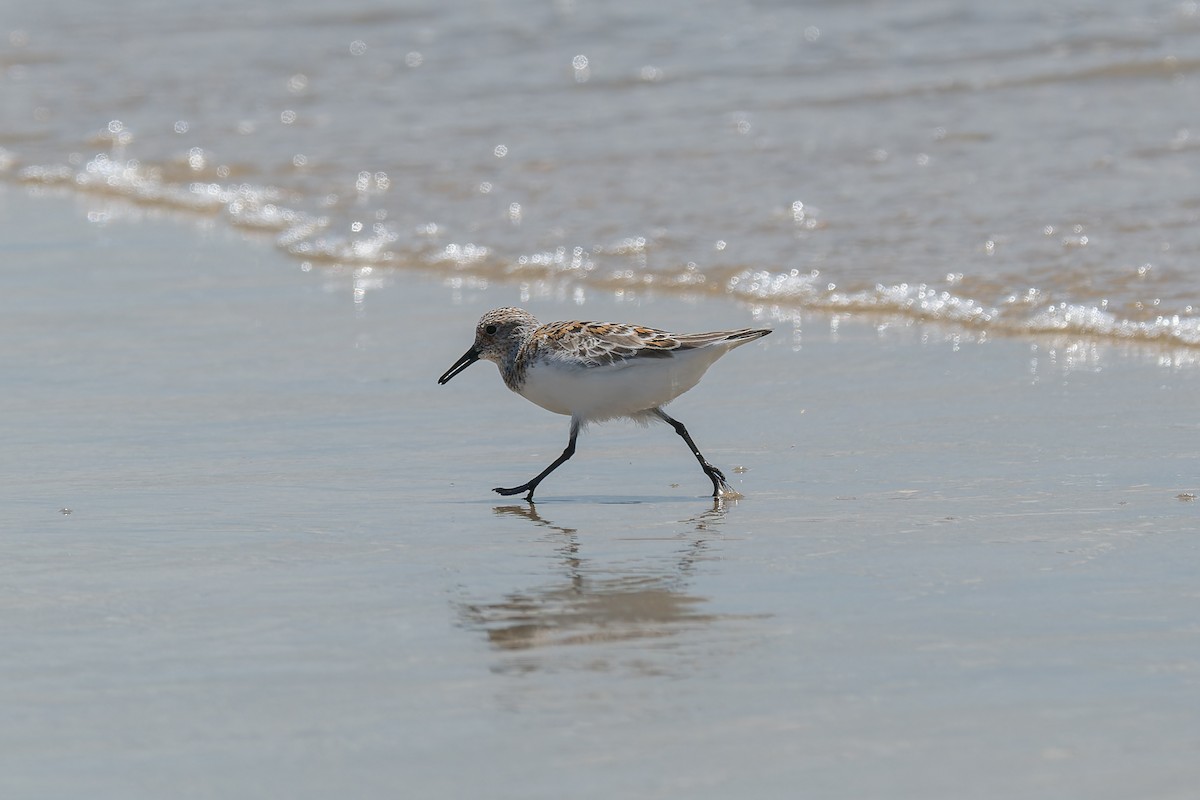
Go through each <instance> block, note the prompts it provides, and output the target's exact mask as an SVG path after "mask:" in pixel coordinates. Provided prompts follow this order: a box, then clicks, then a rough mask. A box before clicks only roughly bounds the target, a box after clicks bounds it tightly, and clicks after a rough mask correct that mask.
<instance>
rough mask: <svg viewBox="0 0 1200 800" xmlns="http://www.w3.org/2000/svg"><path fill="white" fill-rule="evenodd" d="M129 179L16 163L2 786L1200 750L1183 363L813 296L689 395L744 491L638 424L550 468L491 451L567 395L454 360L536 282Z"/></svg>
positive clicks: (547, 446) (865, 771) (5, 297)
mask: <svg viewBox="0 0 1200 800" xmlns="http://www.w3.org/2000/svg"><path fill="white" fill-rule="evenodd" d="M103 207H104V203H103V202H97V201H96V200H95V199H88V200H86V201H84V202H79V201H78V200H76V201H71V200H70V199H69V198H67V199H63V198H58V199H54V198H46V199H38V198H32V197H30V196H28V195H27V194H26V193H25V192H24V191H23V190H18V189H13V188H11V187H10V188H9V189H7V190H5V191H0V211H3V213H2V214H0V219H3V220H5V221H6V225H7V227H6V234H5V236H4V237H3V239H2V241H3V242H4V243H5V244H4V249H5V259H6V263H8V264H9V265H10V267H9V268H8V269H6V270H4V271H3V273H0V339H2V340H3V341H6V342H10V343H16V342H20V343H21V346H19V347H16V346H11V347H10V348H9V349H8V350H7V351H6V367H5V370H4V372H3V378H2V380H3V382H4V392H3V393H0V435H2V437H3V441H4V442H5V454H6V456H7V457H6V458H5V459H4V460H3V462H0V486H3V487H4V489H3V492H4V494H5V501H4V503H2V504H0V531H3V547H4V551H5V558H4V559H2V560H0V587H3V588H2V589H0V604H2V605H3V608H4V609H5V611H4V614H3V615H0V640H2V641H4V642H5V643H6V644H7V646H6V647H4V648H0V723H3V724H0V787H3V790H4V793H5V794H6V796H13V797H64V796H79V795H81V794H86V795H88V796H89V797H97V798H106V797H123V798H124V797H131V796H132V797H159V796H163V795H165V794H166V795H171V796H177V797H230V796H249V795H251V794H253V795H255V796H262V795H264V794H265V795H273V794H278V795H280V796H288V797H328V796H330V795H331V794H334V793H343V794H344V793H346V792H350V793H352V794H360V795H364V794H366V795H377V794H385V793H387V794H392V793H395V791H396V789H397V787H402V788H403V789H404V791H405V792H406V793H412V794H416V795H420V796H426V797H440V796H447V797H448V796H492V797H501V798H509V797H511V798H528V797H561V796H564V795H568V796H573V797H597V798H599V797H613V796H627V797H712V798H724V797H729V796H732V795H743V796H745V795H752V796H758V797H791V796H794V794H795V791H796V787H797V786H803V787H806V788H807V789H809V790H810V791H811V792H813V793H816V794H820V795H822V796H830V797H897V796H900V797H922V798H928V797H947V798H948V797H961V796H962V794H963V792H964V791H966V789H965V788H964V787H968V788H969V789H970V793H971V794H973V795H974V796H978V797H996V798H1001V797H1013V796H1021V797H1047V798H1049V797H1063V796H1071V795H1077V794H1085V795H1087V796H1089V797H1096V798H1119V797H1129V796H1139V797H1163V798H1168V797H1171V798H1173V797H1187V796H1188V795H1189V794H1190V793H1191V792H1192V790H1193V788H1194V786H1195V785H1196V781H1197V780H1198V779H1200V775H1198V774H1197V768H1196V765H1195V759H1194V758H1193V757H1192V755H1193V754H1194V752H1195V750H1196V747H1197V744H1198V743H1200V726H1198V722H1197V716H1196V714H1195V711H1194V709H1195V708H1196V707H1197V700H1200V698H1197V686H1196V682H1195V680H1194V675H1195V674H1196V670H1197V666H1198V665H1200V647H1198V645H1197V640H1196V637H1195V629H1196V620H1197V619H1200V608H1198V607H1197V597H1196V592H1195V589H1194V583H1195V581H1194V569H1193V568H1192V564H1193V563H1194V561H1195V557H1196V555H1197V553H1196V547H1197V539H1196V535H1195V531H1196V525H1197V516H1196V512H1197V506H1196V504H1195V501H1194V500H1189V499H1187V498H1188V496H1189V493H1191V494H1193V495H1194V493H1195V492H1196V491H1197V489H1200V487H1197V485H1196V475H1197V470H1196V464H1197V457H1196V455H1195V453H1196V449H1195V448H1194V447H1190V446H1187V447H1181V446H1180V442H1184V441H1189V440H1191V439H1194V437H1195V436H1196V434H1197V430H1198V427H1197V421H1196V417H1195V408H1196V406H1195V397H1196V392H1197V389H1198V387H1197V385H1196V382H1197V380H1200V373H1198V372H1197V371H1195V370H1193V369H1169V368H1164V366H1162V365H1159V364H1158V363H1156V362H1154V361H1153V360H1152V359H1143V358H1141V357H1140V356H1139V355H1138V354H1137V353H1136V352H1134V353H1133V354H1132V357H1127V356H1122V355H1121V354H1120V352H1119V351H1118V346H1117V345H1098V346H1097V352H1096V353H1095V354H1094V355H1093V357H1086V356H1085V355H1080V354H1071V353H1070V352H1069V351H1068V350H1067V349H1062V350H1059V349H1056V347H1055V346H1054V345H1053V343H1050V342H1045V341H1039V342H1036V343H1029V342H1021V341H1017V340H1011V339H1010V340H999V341H991V342H986V343H979V342H971V341H965V342H964V341H959V340H956V339H955V338H954V337H952V336H946V335H945V331H943V330H941V329H939V328H937V327H933V328H929V327H923V326H908V327H905V328H903V329H898V330H883V331H879V330H876V329H875V328H873V327H872V326H869V325H863V324H860V323H854V322H853V321H846V320H840V321H839V320H837V318H834V317H829V316H827V315H822V314H819V313H810V312H805V313H804V314H803V319H802V322H803V324H802V325H801V326H800V327H799V328H797V329H795V330H794V331H791V332H790V333H791V334H792V335H791V336H789V335H787V334H788V333H789V331H788V330H787V329H786V328H784V329H783V330H780V331H779V332H778V333H777V335H775V336H770V337H767V338H765V339H763V340H761V341H760V342H754V343H752V344H750V345H747V346H746V347H742V348H739V349H738V350H737V351H736V353H733V354H731V355H730V357H729V358H726V359H723V360H722V361H721V362H719V363H718V364H716V365H715V366H714V367H713V369H712V370H711V371H710V373H709V375H708V376H707V377H706V379H705V381H704V382H703V383H702V384H701V386H699V387H698V388H697V389H695V390H693V391H692V392H690V393H689V394H688V395H687V396H685V397H684V398H681V399H680V400H679V401H678V402H677V403H676V404H674V405H673V406H672V413H673V414H675V415H676V416H678V417H679V418H680V419H683V420H685V421H686V422H687V423H688V425H689V427H690V429H691V431H692V433H693V435H694V436H695V437H696V439H697V441H698V442H699V443H700V445H701V447H702V448H703V449H704V451H705V452H706V454H707V455H708V456H709V457H710V458H711V459H712V460H713V461H715V462H716V463H717V464H719V465H721V466H723V467H724V468H725V469H726V471H727V472H728V473H729V474H730V476H731V478H732V479H733V482H734V485H735V486H736V487H737V488H738V489H739V490H741V491H742V492H743V493H744V494H745V495H746V499H745V500H743V501H741V502H739V503H727V504H724V505H721V506H714V504H713V501H712V499H711V498H708V497H705V496H704V493H705V492H706V491H707V480H706V479H705V477H704V475H703V474H702V473H701V472H700V470H699V469H698V468H697V466H696V464H695V461H694V459H693V458H692V456H691V455H690V453H688V452H687V450H686V448H684V447H683V446H682V445H681V444H680V443H679V441H678V438H677V437H676V436H675V435H674V434H673V433H671V432H670V431H669V430H668V429H666V428H665V427H663V426H656V427H651V428H648V429H641V428H637V427H635V426H622V425H620V424H612V425H599V426H595V427H594V428H593V429H590V430H588V431H587V432H586V433H585V434H584V436H583V437H582V438H581V440H580V449H579V453H578V454H577V455H576V457H575V458H574V459H572V461H571V462H570V463H569V464H567V465H565V466H564V467H563V468H562V469H560V470H559V471H558V472H556V473H555V474H554V475H553V476H551V478H549V479H547V481H546V483H545V484H543V486H542V488H541V489H540V490H539V495H540V497H541V502H539V503H538V504H537V505H536V507H530V506H528V505H526V504H523V503H513V502H512V501H511V499H505V498H497V497H495V496H493V495H492V494H491V493H490V491H489V488H490V487H491V486H494V485H496V484H497V483H504V482H506V481H512V480H523V479H524V478H526V477H528V476H529V475H530V474H532V473H533V472H534V471H535V470H537V469H540V468H541V467H542V466H543V465H544V464H545V463H546V462H547V461H548V460H549V459H550V458H552V457H553V456H554V455H556V454H557V452H558V451H559V449H560V448H561V446H562V444H563V442H564V440H565V438H566V422H565V419H564V418H561V417H555V416H553V415H549V414H547V413H545V412H544V411H542V410H541V409H538V408H536V407H534V406H532V405H531V404H529V403H526V402H524V401H523V400H522V399H521V398H519V397H517V396H515V395H512V394H511V393H508V392H506V391H504V390H503V388H502V384H501V383H500V380H499V378H498V376H497V375H496V374H494V371H493V370H492V369H491V368H490V367H489V366H488V365H486V364H484V365H480V366H477V367H475V368H473V369H472V370H468V371H467V372H466V373H464V374H463V375H461V376H459V377H458V378H456V379H455V381H454V383H452V384H450V385H448V386H437V385H436V383H435V380H436V377H437V375H439V374H440V373H441V372H442V371H443V370H444V368H445V366H446V365H447V364H448V363H449V362H450V361H452V360H453V359H454V358H456V357H457V356H458V354H459V353H460V352H461V350H462V348H463V346H464V344H465V342H466V341H467V340H468V339H469V336H470V331H471V325H472V324H473V321H474V318H475V317H476V315H477V314H478V313H479V312H480V311H481V310H483V309H485V308H489V307H491V306H495V305H501V304H504V303H506V302H511V301H512V299H513V296H514V295H515V294H516V293H517V292H518V291H519V290H518V289H517V287H512V286H498V287H492V288H489V289H487V290H478V289H477V290H469V291H461V290H460V291H459V292H458V294H457V299H458V302H459V303H460V305H459V306H454V305H451V299H452V297H454V296H455V290H454V289H452V288H449V287H446V286H444V285H442V283H441V282H440V281H438V280H430V281H413V282H411V283H410V284H409V285H408V287H407V291H405V292H399V291H391V292H386V291H385V292H381V293H379V294H377V295H376V296H375V297H374V298H373V299H372V301H371V302H370V303H365V304H359V305H354V304H353V303H351V302H349V299H348V294H347V292H346V286H345V285H344V283H343V282H342V281H341V280H340V279H339V278H338V277H337V276H336V275H330V274H325V273H323V272H321V271H310V272H303V271H301V270H299V269H297V268H296V267H295V264H294V263H290V262H289V261H288V260H287V259H286V258H285V257H283V256H281V255H280V254H278V253H277V252H275V251H273V250H272V249H271V248H270V247H269V245H268V244H267V243H265V242H262V241H259V242H257V243H255V242H254V241H251V240H247V239H244V238H243V237H242V236H241V235H239V234H237V233H235V232H231V231H229V230H226V229H223V228H221V227H216V228H213V229H210V230H208V231H202V230H197V229H196V227H195V226H194V225H193V224H191V223H190V222H188V221H186V220H178V219H175V220H170V219H159V220H153V219H146V220H141V221H136V220H132V219H117V220H110V221H109V222H107V223H105V224H96V223H89V222H87V216H88V212H89V209H90V210H93V211H94V210H97V209H102V208H103ZM66 232H70V233H69V235H65V234H66ZM181 253H182V254H184V255H181ZM164 273H167V276H168V278H167V279H164V277H163V276H164ZM593 302H594V303H596V304H597V312H598V314H597V315H598V316H605V317H609V316H614V315H616V314H618V313H620V314H622V315H623V316H628V314H636V318H637V319H640V320H648V321H654V322H656V323H659V324H663V325H664V326H666V327H680V326H682V325H683V324H686V322H687V321H688V320H694V319H705V320H710V321H711V320H716V319H723V318H725V314H726V312H727V310H728V309H725V308H724V307H723V306H722V305H721V304H720V303H718V302H712V301H694V302H691V303H680V302H676V301H675V300H673V299H671V298H666V299H655V298H653V297H649V298H643V299H642V300H640V301H638V302H637V303H636V304H634V303H630V302H628V301H626V302H623V303H621V304H619V305H618V304H617V302H616V301H615V300H614V299H612V298H607V299H604V300H601V299H596V300H594V301H593ZM535 308H537V309H538V310H539V311H543V310H544V311H547V312H554V311H562V310H564V307H563V304H552V303H541V304H538V305H537V306H535ZM626 312H628V313H626ZM421 329H424V330H426V331H429V332H430V335H429V336H428V337H425V338H422V339H420V340H419V341H414V339H413V334H414V331H416V330H421ZM31 334H32V335H31ZM1101 363H1108V364H1111V366H1109V367H1104V368H1101V367H1099V366H1098V364H1101ZM948 398H953V400H952V401H950V400H948Z"/></svg>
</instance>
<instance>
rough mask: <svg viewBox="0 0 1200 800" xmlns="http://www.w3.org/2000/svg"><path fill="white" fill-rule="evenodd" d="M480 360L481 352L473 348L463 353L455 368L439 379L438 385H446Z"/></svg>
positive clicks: (455, 363) (451, 368)
mask: <svg viewBox="0 0 1200 800" xmlns="http://www.w3.org/2000/svg"><path fill="white" fill-rule="evenodd" d="M478 360H479V351H478V350H476V349H475V348H474V347H472V348H471V349H470V350H468V351H467V352H465V353H463V357H462V358H460V359H459V360H458V361H455V362H454V366H452V367H450V369H448V370H446V374H445V375H443V376H442V377H440V378H438V385H441V384H444V383H446V382H447V381H449V380H450V379H451V378H453V377H454V376H455V375H457V374H458V373H460V372H462V371H463V370H464V369H466V368H467V367H469V366H471V365H472V364H474V363H475V362H476V361H478Z"/></svg>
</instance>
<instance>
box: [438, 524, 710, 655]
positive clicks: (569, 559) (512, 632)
mask: <svg viewBox="0 0 1200 800" xmlns="http://www.w3.org/2000/svg"><path fill="white" fill-rule="evenodd" d="M727 508H728V504H727V503H724V502H722V501H719V500H718V501H714V504H713V507H712V508H711V509H709V510H707V511H705V512H704V513H702V514H699V515H697V516H696V517H693V518H691V519H686V520H682V521H681V524H682V526H683V528H684V530H683V532H681V533H680V534H678V535H677V536H675V537H672V538H675V539H677V540H678V541H679V542H680V544H681V545H682V546H681V547H680V548H679V549H678V550H676V551H675V552H673V553H670V554H664V555H663V556H662V557H660V558H656V559H654V560H652V561H651V560H644V561H641V562H639V564H640V566H641V568H638V567H634V568H633V569H632V570H625V571H624V572H623V573H619V572H616V570H613V569H603V568H597V567H596V566H595V564H594V559H593V560H592V563H591V564H589V559H588V558H586V557H584V556H583V555H582V554H581V552H580V550H581V543H580V537H579V535H578V531H577V529H575V528H568V527H564V526H561V525H556V524H554V523H553V522H551V521H550V520H548V519H545V518H544V517H542V516H541V514H539V513H538V510H537V507H536V506H532V505H514V506H501V507H498V508H496V509H495V513H496V515H497V516H501V517H520V518H523V519H526V520H528V521H529V522H531V523H533V524H534V525H537V526H539V527H543V528H545V529H546V530H548V531H551V532H552V533H553V535H554V536H555V537H557V538H560V539H561V544H560V545H559V547H558V552H559V554H560V556H561V562H560V563H561V567H562V572H563V577H562V579H561V580H552V581H550V582H549V583H547V584H546V585H544V586H539V587H537V588H534V589H530V590H527V591H516V592H511V593H509V594H506V595H505V596H504V598H503V599H501V600H499V601H497V602H494V603H471V604H463V605H462V606H461V614H462V618H463V620H464V621H465V622H466V623H467V624H468V625H469V626H470V627H473V628H479V629H482V630H484V631H486V633H487V637H488V641H489V643H490V644H491V645H492V646H493V647H496V648H498V649H500V650H504V651H529V650H532V649H534V648H542V647H549V646H562V645H579V644H597V643H618V642H627V641H635V640H647V639H662V638H666V637H672V636H675V635H677V634H679V633H681V632H683V631H685V630H691V629H694V628H696V627H697V626H703V625H708V624H710V623H712V622H714V621H716V620H718V619H729V618H732V616H731V615H724V614H708V613H705V612H704V611H703V610H702V607H703V606H704V604H705V603H706V602H708V598H705V597H701V596H699V595H696V594H694V593H691V592H689V591H688V583H689V580H690V578H691V576H692V574H693V572H694V571H695V569H696V567H697V564H698V563H700V562H703V561H704V560H706V559H707V558H711V556H710V555H709V554H708V551H709V548H710V542H711V541H712V540H713V539H714V538H715V537H716V536H717V535H718V533H719V530H718V529H719V527H720V525H721V523H722V522H723V521H724V516H725V514H726V512H727ZM509 666H510V667H513V668H516V669H518V670H527V669H536V668H537V665H536V664H531V663H525V664H524V666H521V665H520V664H512V665H509Z"/></svg>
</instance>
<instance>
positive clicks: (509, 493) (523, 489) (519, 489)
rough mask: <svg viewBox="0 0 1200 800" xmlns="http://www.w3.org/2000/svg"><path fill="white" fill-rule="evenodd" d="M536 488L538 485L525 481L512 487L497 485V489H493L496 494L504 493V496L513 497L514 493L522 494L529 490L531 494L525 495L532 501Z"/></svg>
mask: <svg viewBox="0 0 1200 800" xmlns="http://www.w3.org/2000/svg"><path fill="white" fill-rule="evenodd" d="M534 488H536V487H535V486H531V485H529V484H528V483H525V484H522V485H520V486H514V487H513V488H511V489H503V488H501V487H499V486H497V487H496V488H495V489H492V491H493V492H495V493H496V494H499V495H503V496H504V497H512V496H513V495H514V494H520V493H521V492H529V494H527V495H525V499H526V500H528V501H530V502H531V503H532V502H533V490H534Z"/></svg>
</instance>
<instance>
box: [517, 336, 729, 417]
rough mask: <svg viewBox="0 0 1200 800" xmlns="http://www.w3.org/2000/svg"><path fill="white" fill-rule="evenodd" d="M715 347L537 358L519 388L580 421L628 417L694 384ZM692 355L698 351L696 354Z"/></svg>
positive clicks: (524, 394)
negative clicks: (585, 362)
mask: <svg viewBox="0 0 1200 800" xmlns="http://www.w3.org/2000/svg"><path fill="white" fill-rule="evenodd" d="M720 354H721V352H720V351H717V352H715V353H711V356H713V357H714V358H710V357H705V356H709V355H710V354H709V353H704V352H703V351H692V352H688V353H686V354H682V355H680V356H675V357H672V358H655V359H649V358H647V359H637V360H634V361H630V362H625V363H623V364H614V365H611V366H604V367H590V368H587V367H577V366H570V365H568V364H563V363H562V362H537V363H534V364H531V365H530V366H529V369H528V371H527V372H526V373H525V384H524V385H523V386H522V387H521V389H520V394H521V396H522V397H524V398H525V399H527V400H529V401H531V402H533V403H537V404H538V405H539V406H541V407H542V408H544V409H546V410H547V411H553V412H554V413H556V414H567V415H570V416H576V417H579V418H580V419H583V420H586V421H600V420H605V419H613V418H615V417H633V416H638V415H639V414H641V413H643V412H646V411H649V410H651V409H653V408H657V407H659V406H661V405H665V404H666V403H669V402H670V401H672V400H674V399H675V398H676V397H678V396H679V395H681V394H683V393H684V392H686V391H687V390H688V389H691V388H692V387H693V386H695V385H696V384H697V383H698V382H699V381H700V378H701V377H703V375H704V373H705V372H706V371H707V370H708V367H709V365H710V364H712V362H713V361H714V360H715V357H717V356H720ZM697 356H700V357H699V358H697Z"/></svg>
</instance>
